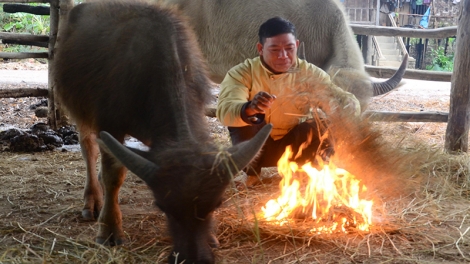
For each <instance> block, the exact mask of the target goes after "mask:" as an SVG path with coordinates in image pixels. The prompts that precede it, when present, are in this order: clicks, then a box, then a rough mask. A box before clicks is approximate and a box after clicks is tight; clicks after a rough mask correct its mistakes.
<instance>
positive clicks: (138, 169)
mask: <svg viewBox="0 0 470 264" xmlns="http://www.w3.org/2000/svg"><path fill="white" fill-rule="evenodd" d="M100 138H101V141H102V142H103V143H104V145H105V146H106V147H107V148H108V150H109V151H110V152H111V153H112V154H113V156H114V157H115V158H117V159H118V160H119V161H120V162H121V163H122V164H123V165H124V166H126V168H128V169H129V170H130V171H132V172H133V173H135V174H136V175H137V176H139V177H140V178H141V179H142V180H144V181H146V179H148V178H150V177H153V176H154V175H155V174H156V172H157V171H158V169H159V167H158V166H157V165H156V164H155V163H153V162H151V161H149V160H147V159H146V158H144V157H142V156H140V155H139V154H137V153H135V152H134V151H132V150H131V148H128V147H126V146H124V145H123V144H121V143H120V142H119V141H117V140H116V139H115V138H114V137H113V136H111V135H110V134H109V133H108V132H106V131H101V132H100Z"/></svg>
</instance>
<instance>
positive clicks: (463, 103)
mask: <svg viewBox="0 0 470 264" xmlns="http://www.w3.org/2000/svg"><path fill="white" fill-rule="evenodd" d="M0 2H9V3H11V2H13V3H49V4H50V12H49V14H50V20H51V23H50V34H49V36H32V35H25V34H12V33H0V39H2V41H3V42H4V43H5V41H7V42H8V41H9V43H16V44H24V45H35V46H43V47H44V46H46V43H47V47H48V52H47V53H0V58H11V59H23V58H47V59H48V63H49V80H48V98H49V115H48V122H49V125H50V126H51V127H52V128H53V129H57V128H58V126H59V124H58V120H61V116H60V115H61V113H60V106H59V105H58V103H57V102H56V100H55V98H54V87H55V84H54V78H53V76H52V74H51V69H52V68H53V64H54V49H57V48H58V45H56V39H57V32H58V27H59V24H60V21H63V20H64V19H66V15H67V13H68V10H69V9H70V8H71V7H72V6H73V0H6V1H5V0H0ZM464 3H465V4H464V5H465V7H464V11H463V13H462V17H463V18H461V21H467V20H468V18H466V17H465V16H466V15H467V16H468V14H467V13H468V11H467V13H466V12H465V10H466V9H465V8H469V7H468V6H470V0H466V1H465V2H464ZM10 7H11V6H10ZM10 7H9V8H10ZM16 8H17V10H20V11H21V12H23V11H28V12H29V10H28V9H27V7H24V6H23V7H21V8H20V9H18V8H19V7H16ZM41 12H44V10H42V11H41ZM465 23H467V24H464V25H461V28H465V27H466V28H467V30H468V29H469V28H470V23H469V22H465ZM351 28H352V29H353V31H354V33H355V34H357V35H367V36H399V37H413V38H447V37H451V36H456V35H457V30H458V27H456V26H453V27H445V28H439V29H426V30H423V29H411V28H391V27H382V26H370V25H359V24H351ZM460 30H461V31H465V30H463V29H460ZM458 43H459V45H460V46H462V47H467V48H461V50H458V52H460V56H463V57H467V58H468V57H469V56H470V55H469V54H468V53H469V51H468V46H470V44H469V43H470V40H469V39H468V37H465V36H464V35H463V36H461V35H459V40H458ZM462 53H463V54H462ZM460 61H462V60H460ZM467 61H470V58H469V59H468V60H467ZM459 67H464V69H463V72H462V71H456V70H454V72H458V73H459V75H460V76H453V75H452V74H451V73H442V72H434V71H423V70H407V72H406V73H405V75H404V78H409V79H419V80H431V81H451V80H452V93H451V111H452V108H453V107H452V106H454V108H458V109H469V107H468V104H469V101H468V100H469V99H468V98H467V100H455V97H456V96H458V95H461V94H463V92H464V91H465V95H466V93H468V92H469V91H470V88H469V87H468V83H470V82H469V81H468V76H469V75H470V73H469V71H468V68H466V67H468V66H466V65H461V64H456V65H455V67H454V69H457V68H459ZM366 71H367V72H368V73H369V74H370V75H371V76H372V77H378V78H389V77H391V76H392V75H393V73H394V72H395V71H396V69H394V68H388V67H374V66H366ZM465 71H466V73H465ZM465 78H467V79H465ZM460 79H465V80H466V81H467V86H466V85H464V82H458V83H459V84H458V85H459V87H454V81H456V80H460ZM0 96H1V95H0ZM25 96H32V95H31V93H26V94H25ZM37 96H43V94H40V95H39V94H38V95H37ZM467 97H468V96H467ZM452 98H454V100H452ZM467 112H469V111H468V110H467ZM214 113H215V111H214V109H208V110H207V114H208V115H209V116H214ZM467 114H468V113H466V116H467ZM366 115H368V116H370V117H371V118H372V119H373V120H382V121H401V122H449V124H448V126H449V127H456V125H455V124H457V123H459V120H453V119H452V115H451V116H449V114H448V113H441V112H420V113H403V112H401V113H390V112H373V111H369V112H367V113H366ZM455 116H457V115H455ZM459 119H460V117H459ZM467 119H468V117H467ZM460 123H462V122H460ZM464 123H465V126H466V129H465V128H463V129H462V128H461V126H458V127H459V128H458V129H457V128H455V129H456V130H457V131H460V132H461V133H460V134H459V133H456V135H455V136H452V137H449V138H450V139H449V140H451V141H453V142H452V143H449V144H447V143H446V145H449V146H453V147H452V150H456V148H458V149H461V150H464V147H463V146H462V145H463V144H457V143H456V142H454V141H459V142H463V140H468V139H467V138H468V124H467V123H468V122H467V121H466V122H464ZM446 139H447V137H446ZM464 151H467V149H466V148H465V150H464Z"/></svg>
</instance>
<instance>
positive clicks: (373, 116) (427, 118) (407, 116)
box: [205, 105, 449, 122]
mask: <svg viewBox="0 0 470 264" xmlns="http://www.w3.org/2000/svg"><path fill="white" fill-rule="evenodd" d="M215 112H216V106H215V105H209V106H207V107H206V110H205V114H206V116H208V117H216V115H215ZM448 115H449V114H448V113H445V112H386V111H365V112H364V113H363V117H364V118H369V120H370V121H374V122H376V121H377V122H447V119H448Z"/></svg>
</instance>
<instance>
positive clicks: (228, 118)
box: [216, 57, 360, 140]
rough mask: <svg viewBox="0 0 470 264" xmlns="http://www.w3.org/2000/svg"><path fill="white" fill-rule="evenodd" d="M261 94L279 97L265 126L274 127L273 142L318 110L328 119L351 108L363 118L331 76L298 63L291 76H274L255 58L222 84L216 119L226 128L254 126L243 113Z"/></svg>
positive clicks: (238, 68) (288, 73)
mask: <svg viewBox="0 0 470 264" xmlns="http://www.w3.org/2000/svg"><path fill="white" fill-rule="evenodd" d="M260 91H265V92H267V93H269V94H272V95H275V96H276V97H277V98H276V100H275V101H274V102H273V104H272V106H271V108H270V109H269V110H267V111H266V113H265V121H266V123H271V124H273V130H272V132H271V137H272V138H273V139H274V140H277V139H280V138H282V137H283V136H284V135H286V134H287V133H288V132H289V130H290V129H292V128H293V127H294V126H296V125H297V124H299V123H300V122H302V121H304V120H305V119H306V118H307V117H309V115H310V114H311V111H312V109H315V108H316V107H318V108H320V109H322V110H323V111H324V112H325V113H326V114H327V115H328V114H330V113H331V112H332V111H334V110H335V109H336V108H347V107H349V108H351V107H352V110H353V111H354V114H355V115H359V114H360V106H359V101H357V99H356V97H355V96H354V95H353V94H351V93H348V92H346V91H344V90H343V89H341V88H339V87H337V86H335V85H334V84H333V83H332V82H331V80H330V76H329V75H328V74H327V73H325V72H324V71H323V70H322V69H320V68H318V67H316V66H315V65H313V64H311V63H308V62H307V61H305V60H301V59H297V62H296V66H295V67H293V68H292V70H290V71H289V72H287V73H282V74H273V73H272V72H270V71H269V70H268V69H267V68H265V67H264V65H263V64H262V63H261V59H260V57H256V58H254V59H247V60H245V61H244V62H243V63H240V64H239V65H237V66H235V67H233V68H232V69H230V71H229V72H228V73H227V75H226V76H225V78H224V80H223V81H222V83H221V84H220V94H219V99H218V104H217V112H216V114H217V118H218V119H219V120H220V122H221V123H222V124H223V125H225V126H231V127H242V126H247V125H251V124H250V123H247V122H245V121H244V120H243V119H242V118H241V109H242V107H243V105H244V104H245V103H247V102H248V101H251V100H252V99H253V97H254V96H255V95H256V94H257V93H258V92H260Z"/></svg>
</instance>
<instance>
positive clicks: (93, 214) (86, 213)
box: [82, 208, 100, 221]
mask: <svg viewBox="0 0 470 264" xmlns="http://www.w3.org/2000/svg"><path fill="white" fill-rule="evenodd" d="M98 216H100V212H99V211H98V210H90V209H86V208H84V209H83V210H82V217H83V219H84V220H86V221H96V219H98Z"/></svg>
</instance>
